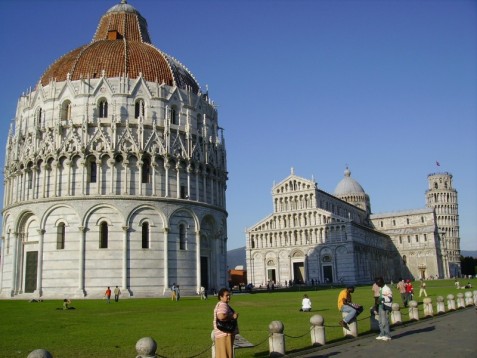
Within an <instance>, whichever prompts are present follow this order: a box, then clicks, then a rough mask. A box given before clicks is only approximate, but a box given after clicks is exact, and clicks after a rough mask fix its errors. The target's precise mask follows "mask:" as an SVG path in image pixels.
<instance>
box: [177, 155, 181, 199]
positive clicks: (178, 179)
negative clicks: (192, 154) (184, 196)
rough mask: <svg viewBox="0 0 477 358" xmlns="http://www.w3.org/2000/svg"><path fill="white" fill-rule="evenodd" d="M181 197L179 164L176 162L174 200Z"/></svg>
mask: <svg viewBox="0 0 477 358" xmlns="http://www.w3.org/2000/svg"><path fill="white" fill-rule="evenodd" d="M180 197H181V164H180V162H179V161H178V162H177V164H176V198H177V199H180Z"/></svg>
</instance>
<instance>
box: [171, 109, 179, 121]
mask: <svg viewBox="0 0 477 358" xmlns="http://www.w3.org/2000/svg"><path fill="white" fill-rule="evenodd" d="M178 122H179V121H178V120H177V110H176V107H175V106H174V107H171V124H179V123H178Z"/></svg>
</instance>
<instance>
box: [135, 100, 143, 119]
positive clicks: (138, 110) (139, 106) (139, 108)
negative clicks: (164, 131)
mask: <svg viewBox="0 0 477 358" xmlns="http://www.w3.org/2000/svg"><path fill="white" fill-rule="evenodd" d="M139 117H144V101H143V100H142V99H138V100H137V101H136V103H135V104H134V118H136V119H137V118H139Z"/></svg>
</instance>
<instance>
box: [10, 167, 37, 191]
mask: <svg viewBox="0 0 477 358" xmlns="http://www.w3.org/2000/svg"><path fill="white" fill-rule="evenodd" d="M37 177H38V167H37V166H36V165H35V166H34V167H33V168H32V178H31V182H32V187H31V198H32V199H37V195H38V192H37V190H36V180H37ZM5 189H6V188H5Z"/></svg>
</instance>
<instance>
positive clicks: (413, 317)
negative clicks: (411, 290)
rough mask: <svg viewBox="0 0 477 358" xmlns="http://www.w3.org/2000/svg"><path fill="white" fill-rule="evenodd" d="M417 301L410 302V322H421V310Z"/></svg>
mask: <svg viewBox="0 0 477 358" xmlns="http://www.w3.org/2000/svg"><path fill="white" fill-rule="evenodd" d="M417 306H418V303H417V301H414V300H412V301H409V321H419V310H418V308H417Z"/></svg>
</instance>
